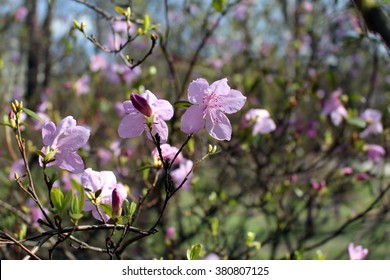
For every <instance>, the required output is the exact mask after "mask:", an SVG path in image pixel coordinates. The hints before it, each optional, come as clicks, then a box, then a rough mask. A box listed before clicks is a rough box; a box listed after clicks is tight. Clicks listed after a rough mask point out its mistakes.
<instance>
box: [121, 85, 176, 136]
mask: <svg viewBox="0 0 390 280" xmlns="http://www.w3.org/2000/svg"><path fill="white" fill-rule="evenodd" d="M139 98H142V99H144V100H145V101H146V103H145V104H146V105H147V107H148V108H146V107H143V108H140V107H139V106H138V105H140V104H141V103H140V102H138V99H139ZM134 102H136V103H137V104H138V105H136V106H137V107H138V109H139V110H138V109H136V106H134ZM145 104H143V106H146V105H145ZM141 107H142V105H141ZM123 108H124V109H125V113H126V115H125V116H124V117H123V119H122V121H121V123H120V124H119V128H118V133H119V136H120V137H121V138H134V137H137V136H139V135H141V134H142V132H143V131H144V130H145V129H146V135H147V136H148V138H149V139H152V135H151V134H150V131H149V127H148V123H149V124H150V126H151V128H152V134H153V136H155V135H156V134H157V133H158V134H159V136H160V139H161V143H165V142H166V141H167V138H168V126H167V124H166V123H165V121H168V120H170V119H171V118H172V116H173V107H172V105H171V104H170V103H169V102H168V101H166V100H163V99H157V97H156V96H155V95H154V94H153V93H152V92H150V91H149V90H147V91H145V92H144V93H143V94H141V95H139V96H138V97H137V98H134V97H133V98H131V100H128V101H125V102H123ZM145 110H146V111H145ZM149 110H150V112H149ZM141 111H142V112H141ZM146 112H148V113H147V114H146V115H145V113H146ZM149 115H150V116H149Z"/></svg>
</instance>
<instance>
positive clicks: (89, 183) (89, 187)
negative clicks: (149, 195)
mask: <svg viewBox="0 0 390 280" xmlns="http://www.w3.org/2000/svg"><path fill="white" fill-rule="evenodd" d="M81 184H82V185H83V186H84V188H85V190H86V191H89V192H93V193H96V191H97V190H101V194H100V196H99V198H98V201H99V204H102V203H104V204H109V205H112V206H113V210H115V211H116V210H118V209H119V208H118V207H119V202H120V201H122V202H123V200H125V199H126V197H127V192H126V190H125V188H124V186H123V185H122V184H121V183H118V182H117V181H116V177H115V175H114V173H113V172H112V171H100V172H98V171H94V170H92V169H91V168H88V169H86V170H85V171H84V173H83V175H82V176H81ZM114 189H116V191H115V192H116V195H117V197H116V198H115V206H114V205H113V191H114ZM99 210H100V213H101V214H102V216H103V218H104V220H105V221H108V220H109V218H110V217H109V216H108V215H107V214H106V213H105V212H104V211H103V210H102V209H101V208H100V206H99ZM84 211H92V215H93V217H94V218H95V219H97V220H100V221H101V220H102V219H101V217H100V215H99V212H98V210H97V209H96V206H95V205H93V204H92V202H91V201H89V200H88V199H87V200H86V202H85V205H84Z"/></svg>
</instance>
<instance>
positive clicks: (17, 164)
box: [8, 159, 26, 180]
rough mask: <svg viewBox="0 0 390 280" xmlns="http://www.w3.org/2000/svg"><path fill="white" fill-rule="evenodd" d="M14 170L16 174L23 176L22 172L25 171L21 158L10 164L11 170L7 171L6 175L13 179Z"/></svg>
mask: <svg viewBox="0 0 390 280" xmlns="http://www.w3.org/2000/svg"><path fill="white" fill-rule="evenodd" d="M15 172H16V173H17V174H18V176H19V177H21V176H23V174H24V173H25V172H26V167H25V166H24V161H23V159H18V160H16V161H14V163H13V164H12V166H11V170H10V171H9V175H8V178H9V179H10V180H15Z"/></svg>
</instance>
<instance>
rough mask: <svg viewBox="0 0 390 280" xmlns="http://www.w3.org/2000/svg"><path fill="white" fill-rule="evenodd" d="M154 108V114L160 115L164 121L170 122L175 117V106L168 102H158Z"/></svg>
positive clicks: (160, 100) (161, 100)
mask: <svg viewBox="0 0 390 280" xmlns="http://www.w3.org/2000/svg"><path fill="white" fill-rule="evenodd" d="M152 108H153V112H155V113H156V114H157V115H159V116H160V117H161V118H162V119H163V120H164V121H168V120H170V119H171V118H172V117H173V106H172V105H171V103H169V102H168V101H167V100H163V99H158V100H156V102H154V104H153V106H152Z"/></svg>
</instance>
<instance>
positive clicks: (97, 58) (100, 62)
mask: <svg viewBox="0 0 390 280" xmlns="http://www.w3.org/2000/svg"><path fill="white" fill-rule="evenodd" d="M106 68H107V62H106V60H105V59H104V57H103V56H102V55H101V54H95V55H93V56H92V57H91V62H90V64H89V69H90V70H91V71H92V72H98V71H100V70H105V69H106Z"/></svg>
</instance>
